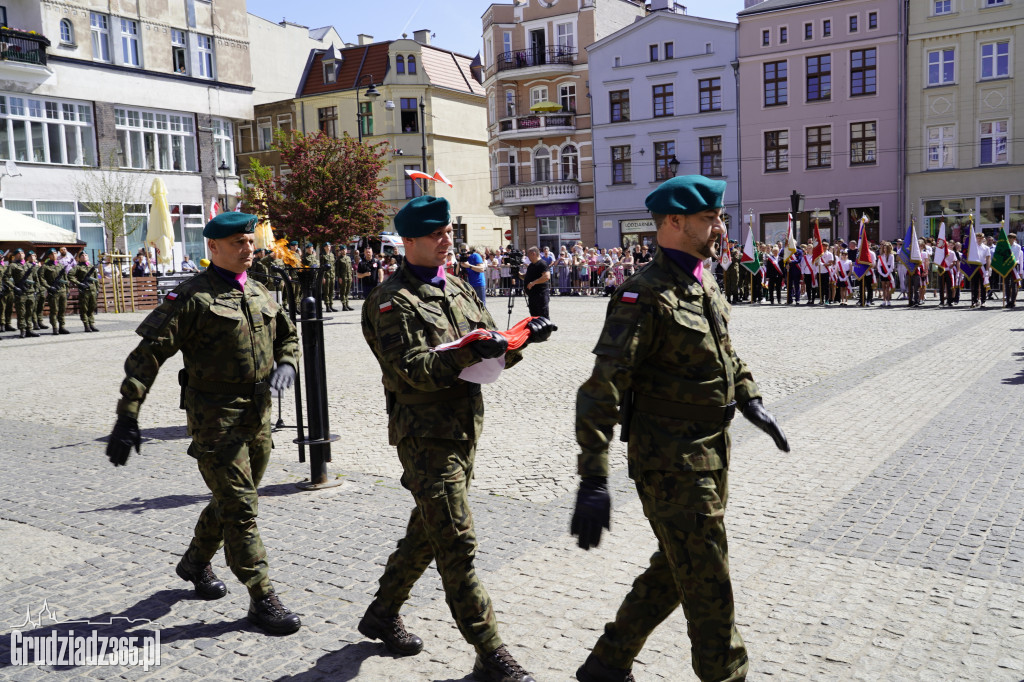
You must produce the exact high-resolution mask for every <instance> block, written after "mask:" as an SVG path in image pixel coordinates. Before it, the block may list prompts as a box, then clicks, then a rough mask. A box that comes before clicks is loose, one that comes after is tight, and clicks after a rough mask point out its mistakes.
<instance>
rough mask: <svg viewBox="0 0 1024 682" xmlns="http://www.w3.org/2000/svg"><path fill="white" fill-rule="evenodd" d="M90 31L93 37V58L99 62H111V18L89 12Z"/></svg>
mask: <svg viewBox="0 0 1024 682" xmlns="http://www.w3.org/2000/svg"><path fill="white" fill-rule="evenodd" d="M89 29H90V34H91V36H92V58H93V60H94V61H98V62H108V63H109V62H110V17H109V16H108V15H106V14H100V13H99V12H89Z"/></svg>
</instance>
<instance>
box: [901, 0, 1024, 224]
mask: <svg viewBox="0 0 1024 682" xmlns="http://www.w3.org/2000/svg"><path fill="white" fill-rule="evenodd" d="M908 36H909V40H908V46H907V78H906V81H907V99H908V108H907V203H906V207H905V208H906V211H907V212H908V213H909V214H910V215H913V216H915V217H916V218H917V226H918V234H931V235H934V234H936V231H937V230H938V227H939V224H940V223H941V222H943V221H945V222H946V225H947V229H948V230H949V231H948V232H947V236H948V237H955V238H957V239H960V238H961V237H962V234H963V228H964V227H965V225H966V223H967V220H968V217H969V216H971V215H973V217H974V220H975V223H976V225H977V227H978V228H980V229H982V230H986V231H988V232H989V233H992V232H994V231H995V230H997V229H998V228H999V225H1000V222H1001V221H1003V220H1005V221H1006V227H1007V230H1008V231H1013V232H1024V182H1022V178H1024V139H1022V138H1021V135H1019V134H1017V133H1016V127H1017V126H1020V125H1022V123H1021V119H1018V118H1017V117H1016V114H1018V113H1021V111H1022V109H1021V105H1020V102H1021V95H1020V93H1019V91H1017V90H1016V88H1015V87H1014V86H1015V78H1016V75H1017V74H1018V73H1024V50H1022V49H1021V47H1022V46H1024V8H1022V7H1021V5H1020V3H1011V2H1009V0H939V1H936V0H928V1H927V2H911V3H909V31H908ZM1022 236H1024V235H1022Z"/></svg>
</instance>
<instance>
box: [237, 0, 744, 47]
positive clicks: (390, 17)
mask: <svg viewBox="0 0 1024 682" xmlns="http://www.w3.org/2000/svg"><path fill="white" fill-rule="evenodd" d="M679 1H680V2H681V4H683V5H686V7H687V13H688V14H691V15H693V16H699V17H710V18H712V19H724V20H727V21H735V20H736V12H738V11H739V10H741V9H743V0H679ZM491 4H492V2H491V1H490V0H376V1H375V2H366V0H342V1H341V2H337V3H325V2H323V1H322V0H288V2H284V3H282V2H281V1H280V0H248V9H249V11H250V12H251V13H253V14H256V15H258V16H261V17H263V18H264V19H270V20H271V21H281V20H282V19H287V20H288V21H291V22H294V23H296V24H302V25H304V26H308V27H310V28H316V27H319V26H328V25H331V26H334V27H335V28H336V29H338V33H339V34H341V37H342V38H343V39H345V40H347V41H349V42H355V41H356V36H357V35H358V34H360V33H368V34H370V35H372V36H373V38H374V40H378V41H379V40H393V39H395V38H400V37H401V36H402V33H408V34H409V37H410V38H411V37H412V32H413V31H417V30H419V29H430V30H431V31H432V32H433V33H434V34H435V37H434V38H433V39H432V40H431V43H432V44H434V45H437V46H438V47H443V48H446V49H449V50H454V51H455V52H461V53H463V54H466V55H469V56H471V57H472V56H473V55H475V54H476V53H477V52H479V51H480V49H481V41H480V32H481V24H480V17H481V16H482V15H483V13H484V11H485V10H486V9H487V8H488V7H489V6H490V5H491ZM497 4H506V3H505V2H502V3H497Z"/></svg>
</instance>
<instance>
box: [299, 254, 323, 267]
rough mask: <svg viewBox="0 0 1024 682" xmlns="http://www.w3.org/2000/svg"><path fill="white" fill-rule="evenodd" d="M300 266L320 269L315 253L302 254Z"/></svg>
mask: <svg viewBox="0 0 1024 682" xmlns="http://www.w3.org/2000/svg"><path fill="white" fill-rule="evenodd" d="M302 264H303V265H305V266H306V267H307V268H318V267H320V259H319V258H317V257H316V254H315V253H304V254H302Z"/></svg>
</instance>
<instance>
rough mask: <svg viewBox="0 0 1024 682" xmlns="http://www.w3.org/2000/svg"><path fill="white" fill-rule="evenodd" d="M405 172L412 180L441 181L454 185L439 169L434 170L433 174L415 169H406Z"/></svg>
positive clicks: (450, 185)
mask: <svg viewBox="0 0 1024 682" xmlns="http://www.w3.org/2000/svg"><path fill="white" fill-rule="evenodd" d="M405 174H406V175H408V176H409V177H410V178H412V179H413V180H432V181H433V182H442V183H444V184H446V185H448V186H449V187H454V186H455V185H453V184H452V183H451V181H450V180H449V179H448V178H447V177H445V175H444V173H442V172H441V171H440V170H436V171H434V174H433V175H427V174H426V173H422V172H420V171H417V170H407V171H405Z"/></svg>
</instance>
